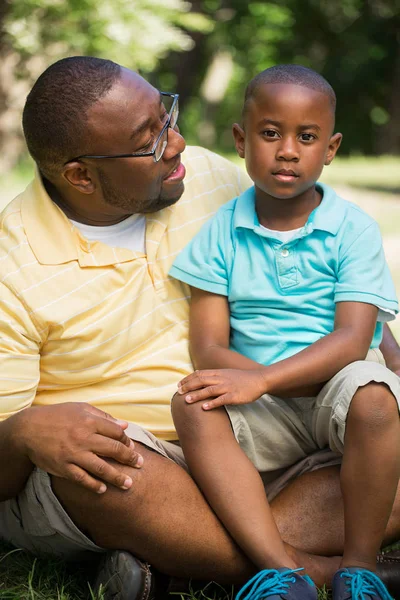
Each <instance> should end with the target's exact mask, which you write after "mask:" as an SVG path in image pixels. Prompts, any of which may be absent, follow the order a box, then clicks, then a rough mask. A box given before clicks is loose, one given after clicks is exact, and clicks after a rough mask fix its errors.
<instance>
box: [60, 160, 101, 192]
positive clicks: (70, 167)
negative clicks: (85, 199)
mask: <svg viewBox="0 0 400 600" xmlns="http://www.w3.org/2000/svg"><path fill="white" fill-rule="evenodd" d="M61 175H62V177H63V179H64V180H65V181H66V182H67V183H68V184H69V185H72V187H74V188H75V189H76V190H78V191H79V192H81V194H93V192H94V191H95V189H96V185H95V183H94V180H93V176H92V173H91V172H90V169H88V168H87V167H86V166H85V165H84V164H82V163H80V162H79V161H77V160H75V161H72V162H69V163H67V164H66V165H64V168H63V171H62V173H61Z"/></svg>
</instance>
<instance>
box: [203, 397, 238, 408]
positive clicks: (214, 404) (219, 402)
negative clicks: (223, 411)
mask: <svg viewBox="0 0 400 600" xmlns="http://www.w3.org/2000/svg"><path fill="white" fill-rule="evenodd" d="M229 398H230V397H229V394H223V395H222V396H218V398H214V399H213V400H210V401H209V402H205V403H204V404H203V406H202V408H203V409H204V410H212V409H213V408H219V407H221V406H226V405H227V404H233V402H230V401H229Z"/></svg>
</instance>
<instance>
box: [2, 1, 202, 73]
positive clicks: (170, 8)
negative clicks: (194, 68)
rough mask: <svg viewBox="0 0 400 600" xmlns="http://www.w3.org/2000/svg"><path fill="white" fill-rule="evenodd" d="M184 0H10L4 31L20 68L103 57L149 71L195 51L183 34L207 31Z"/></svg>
mask: <svg viewBox="0 0 400 600" xmlns="http://www.w3.org/2000/svg"><path fill="white" fill-rule="evenodd" d="M190 8H191V5H190V4H189V3H188V2H185V1H184V0H113V2H109V1H108V0H67V1H65V0H12V2H11V3H10V8H9V11H8V14H7V15H6V19H5V24H4V31H5V33H6V35H7V37H8V41H9V44H10V46H11V47H12V48H13V49H14V51H15V52H17V53H18V54H19V55H20V57H21V59H22V62H23V63H26V61H27V60H28V59H29V58H31V57H35V56H40V55H42V56H43V55H44V56H46V55H47V56H48V57H49V58H50V59H51V60H56V59H58V58H61V57H63V56H68V55H71V54H84V55H95V56H103V57H107V58H110V59H111V60H115V61H116V62H119V63H121V64H123V65H125V66H128V67H132V68H136V69H142V70H144V71H151V70H152V69H154V68H155V66H156V65H157V62H158V60H159V59H160V58H161V57H163V56H165V55H166V54H167V52H169V51H171V50H175V51H185V50H189V49H190V48H192V47H193V41H192V38H191V37H190V36H189V35H188V33H187V31H190V30H192V31H204V32H205V31H207V32H210V30H211V28H212V22H211V20H210V19H208V18H207V17H206V16H205V15H202V14H198V13H193V12H190Z"/></svg>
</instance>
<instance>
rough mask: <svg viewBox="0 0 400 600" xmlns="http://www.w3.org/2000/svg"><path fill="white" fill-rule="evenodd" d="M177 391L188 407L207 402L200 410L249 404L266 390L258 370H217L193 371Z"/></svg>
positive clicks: (261, 374)
mask: <svg viewBox="0 0 400 600" xmlns="http://www.w3.org/2000/svg"><path fill="white" fill-rule="evenodd" d="M178 392H179V393H180V394H182V395H183V396H185V400H186V402H187V403H188V404H191V403H193V402H199V401H201V400H207V402H205V403H204V404H203V408H204V410H211V409H212V408H217V407H218V406H224V405H225V404H249V403H250V402H254V401H255V400H257V399H258V398H260V396H262V395H263V394H265V393H266V392H267V390H266V383H265V380H264V376H263V370H261V369H257V370H252V371H243V370H240V369H217V370H208V371H195V372H194V373H192V374H191V375H189V376H188V377H185V378H184V379H182V381H180V382H179V383H178ZM210 398H213V400H209V399H210Z"/></svg>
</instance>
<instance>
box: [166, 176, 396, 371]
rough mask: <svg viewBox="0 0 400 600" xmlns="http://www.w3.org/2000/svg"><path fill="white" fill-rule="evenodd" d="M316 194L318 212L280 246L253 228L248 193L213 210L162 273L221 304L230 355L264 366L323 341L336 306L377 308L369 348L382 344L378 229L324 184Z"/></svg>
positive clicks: (388, 284)
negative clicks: (225, 306) (224, 303)
mask: <svg viewBox="0 0 400 600" xmlns="http://www.w3.org/2000/svg"><path fill="white" fill-rule="evenodd" d="M317 189H318V190H319V191H320V192H321V193H322V195H323V197H322V201H321V203H320V205H319V206H318V207H317V208H316V209H315V210H314V211H313V212H312V213H311V214H310V216H309V218H308V221H307V223H306V224H305V225H304V227H303V228H301V230H300V231H299V232H298V233H297V234H295V236H294V238H292V239H291V240H290V241H288V242H286V243H282V242H281V241H280V240H278V239H275V237H273V234H272V235H271V233H269V232H268V231H266V230H265V229H264V228H263V227H261V226H260V223H259V220H258V217H257V213H256V210H255V190H254V187H251V188H250V189H248V190H247V191H246V192H244V193H243V194H242V195H241V196H239V197H237V198H235V199H234V200H232V201H231V202H228V204H225V205H224V206H222V207H221V208H220V209H219V211H218V212H217V213H216V215H215V216H214V217H213V218H212V219H211V220H210V221H208V222H207V223H206V224H205V225H204V226H203V227H202V229H201V230H200V231H199V233H198V234H197V235H196V236H195V237H194V239H193V240H192V241H191V242H190V243H189V244H188V246H186V248H184V249H183V251H182V252H181V253H180V254H179V256H178V257H177V259H176V260H175V262H174V264H173V266H172V268H171V270H170V275H171V276H173V277H175V278H176V279H179V280H181V281H184V282H185V283H187V284H189V285H191V286H193V287H196V288H199V289H202V290H205V291H208V292H213V293H214V294H220V295H222V296H227V298H228V301H229V308H230V324H231V338H230V348H231V349H232V350H235V351H236V352H240V353H241V354H243V355H245V356H248V357H249V358H252V359H253V360H255V361H257V362H259V363H261V364H264V365H268V364H272V363H274V362H276V361H278V360H282V359H284V358H288V357H290V356H292V355H294V354H297V353H298V352H300V351H301V350H303V349H304V348H307V347H308V346H309V345H310V344H312V343H314V342H316V341H317V340H319V339H320V338H321V337H323V336H325V335H327V334H329V333H331V332H332V331H333V328H334V318H335V305H336V302H365V303H367V304H373V305H375V306H377V307H379V308H380V309H383V310H380V311H379V316H378V323H377V326H376V330H375V334H374V338H373V341H372V344H371V348H376V347H377V346H379V344H380V342H381V339H382V328H383V323H382V321H385V320H391V319H392V318H394V315H395V313H397V312H398V303H397V298H396V292H395V289H394V285H393V281H392V278H391V276H390V273H389V269H388V266H387V264H386V260H385V255H384V252H383V248H382V238H381V235H380V232H379V228H378V225H377V223H375V221H374V220H373V219H372V218H371V217H369V216H368V215H367V214H366V213H365V212H364V211H362V210H361V209H360V208H359V207H358V206H356V205H355V204H352V203H350V202H347V201H346V200H343V199H342V198H340V197H339V196H338V195H337V194H336V193H335V192H334V190H333V189H332V188H330V187H329V186H327V185H325V184H321V183H318V184H317ZM384 311H388V312H384Z"/></svg>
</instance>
